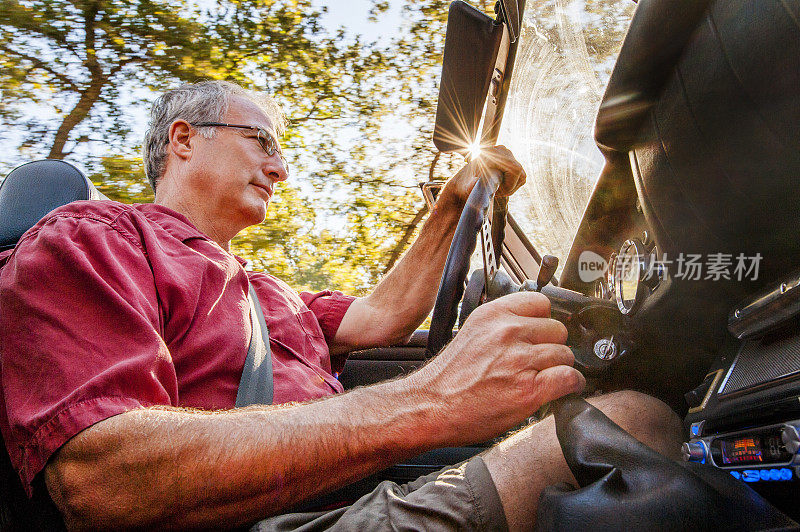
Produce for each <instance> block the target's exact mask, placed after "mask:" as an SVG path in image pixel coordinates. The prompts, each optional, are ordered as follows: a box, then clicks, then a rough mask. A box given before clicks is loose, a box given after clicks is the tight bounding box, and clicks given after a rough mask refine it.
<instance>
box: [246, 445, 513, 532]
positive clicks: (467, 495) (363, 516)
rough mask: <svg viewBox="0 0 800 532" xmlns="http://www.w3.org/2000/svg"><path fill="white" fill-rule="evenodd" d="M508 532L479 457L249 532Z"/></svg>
mask: <svg viewBox="0 0 800 532" xmlns="http://www.w3.org/2000/svg"><path fill="white" fill-rule="evenodd" d="M278 530H281V531H282V530H298V531H309V532H310V531H312V530H313V531H316V530H336V531H348V532H349V531H356V530H357V531H361V530H426V531H439V530H441V531H450V530H481V531H484V530H486V531H495V530H496V531H500V530H503V531H505V530H508V525H507V524H506V517H505V513H504V512H503V506H502V503H501V502H500V496H499V495H498V493H497V488H495V485H494V482H492V477H491V476H490V475H489V471H488V470H487V469H486V464H484V463H483V460H482V459H481V458H480V457H475V458H472V459H471V460H469V461H467V462H464V463H462V464H460V465H457V466H454V467H451V468H447V469H443V470H441V471H439V472H438V473H431V474H429V475H425V476H422V477H420V478H418V479H417V480H415V481H413V482H409V483H408V484H403V485H402V486H400V485H397V484H395V483H394V482H388V481H385V482H381V484H380V485H378V487H377V488H376V489H375V490H373V491H372V492H371V493H368V494H367V495H365V496H363V497H361V498H360V499H358V500H357V501H356V502H355V503H353V504H352V505H350V506H346V507H344V508H338V509H336V510H331V511H327V512H306V513H293V514H285V515H278V516H275V517H270V518H269V519H265V520H263V521H260V522H259V523H257V524H256V525H255V526H254V527H253V528H252V529H251V531H259V532H264V531H278Z"/></svg>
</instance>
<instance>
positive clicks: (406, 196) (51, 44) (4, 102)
mask: <svg viewBox="0 0 800 532" xmlns="http://www.w3.org/2000/svg"><path fill="white" fill-rule="evenodd" d="M485 3H486V2H484V4H485ZM201 5H203V6H205V7H203V8H202V9H201V8H200V7H198V4H194V3H192V4H188V5H186V6H184V7H175V5H174V4H168V3H166V2H163V1H158V0H155V1H150V0H94V1H82V2H67V1H65V0H0V50H2V52H3V53H2V58H0V90H2V95H3V98H2V99H0V117H2V118H3V120H4V122H5V123H6V125H7V127H6V129H5V131H4V132H3V133H4V134H5V136H6V140H7V141H9V143H12V142H13V143H16V145H17V147H18V155H16V157H15V156H14V155H13V154H9V155H7V158H6V159H5V160H4V161H0V165H6V168H8V167H10V166H11V165H14V164H16V163H18V162H21V161H24V160H30V159H32V158H35V157H41V156H44V155H47V156H50V157H55V158H62V157H65V156H70V157H71V158H72V159H73V160H74V161H76V162H78V163H80V164H82V165H83V166H84V168H86V169H87V170H89V172H90V174H91V177H92V179H93V181H94V182H95V183H96V184H97V185H98V186H99V188H100V189H101V190H102V191H103V192H104V193H105V194H106V195H107V196H109V197H110V198H112V199H117V200H120V201H146V200H148V199H149V198H151V196H150V191H149V189H148V188H147V187H146V186H145V181H144V175H143V171H142V167H141V162H140V161H139V157H138V151H139V139H134V138H132V135H131V134H130V132H131V130H132V129H134V128H133V127H132V124H134V123H135V122H136V121H137V120H138V121H139V122H141V120H142V115H143V109H144V107H145V103H146V102H147V101H149V100H151V99H152V98H153V97H154V91H156V90H159V89H162V88H164V87H165V86H168V85H172V84H175V83H176V82H178V81H194V80H197V79H201V78H217V79H230V80H234V81H237V82H239V83H241V84H243V85H245V86H248V87H250V88H254V89H260V90H267V91H269V92H271V93H272V94H273V95H274V96H275V97H276V99H278V101H279V103H281V104H282V106H283V107H284V109H285V110H286V112H287V115H288V117H289V118H290V126H289V128H288V131H287V134H286V136H285V138H283V139H282V143H283V144H284V149H285V151H286V152H287V154H288V155H289V157H290V159H291V163H292V166H293V175H295V176H302V180H301V182H299V183H298V182H296V181H295V182H292V184H291V185H283V186H282V188H281V189H280V192H279V194H278V199H277V201H276V202H275V205H274V206H273V208H272V209H271V211H270V214H269V218H268V220H267V222H265V224H264V225H263V226H261V227H259V228H254V229H252V230H251V231H249V232H248V233H247V234H246V235H244V236H243V238H240V239H237V241H236V242H235V243H234V244H235V246H236V247H235V250H236V251H237V252H239V253H241V254H243V255H245V256H247V257H248V258H251V259H252V260H253V261H254V262H256V263H257V265H259V266H262V267H265V269H267V270H269V271H272V272H274V273H276V275H278V276H279V277H282V278H284V279H287V280H289V281H290V282H292V283H294V284H295V285H297V286H302V287H308V288H319V287H322V286H324V285H327V284H333V285H336V286H341V287H344V288H347V289H349V290H354V291H364V290H366V289H368V288H369V287H370V286H372V285H373V284H374V283H375V282H376V281H377V279H378V278H379V277H380V276H381V275H382V274H383V273H384V272H385V271H387V270H388V269H389V268H390V267H391V266H392V265H393V264H394V263H395V262H396V260H397V259H398V258H399V256H400V254H401V253H402V251H403V250H404V249H405V247H407V245H408V244H409V243H410V241H411V240H412V238H413V234H414V232H415V231H416V230H417V228H418V226H419V224H420V222H421V220H422V219H423V218H424V214H425V208H424V204H423V202H422V200H421V196H420V195H419V193H418V191H417V190H416V184H417V182H419V181H423V180H425V179H426V178H427V177H428V169H429V167H430V164H431V162H432V161H433V160H434V156H435V150H434V149H433V146H432V143H431V141H430V138H431V135H430V133H431V131H432V125H433V116H434V113H435V101H436V91H437V82H438V65H439V63H440V61H441V49H442V43H443V37H444V21H445V18H446V12H447V2H445V1H441V0H425V1H424V2H412V1H410V0H409V1H407V3H406V5H405V8H404V23H403V24H404V25H405V28H406V29H407V30H409V31H407V32H406V33H405V35H404V37H403V38H401V39H398V40H396V41H395V42H392V43H390V44H389V45H388V46H386V47H384V48H382V49H381V48H379V47H377V46H376V45H374V44H373V43H364V42H363V41H362V40H361V39H360V38H359V37H356V38H348V37H347V36H346V35H345V34H344V32H343V31H339V32H335V33H332V34H331V33H328V32H326V31H325V30H324V29H323V28H322V27H321V26H320V16H321V13H320V11H319V10H317V9H315V8H314V5H313V4H312V3H311V0H236V1H233V0H230V1H220V2H217V3H215V4H206V3H202V4H201ZM385 7H386V6H385V5H384V4H381V3H380V2H378V3H377V4H376V8H375V14H376V15H377V14H379V13H380V11H381V10H382V9H385ZM458 163H459V161H458V159H453V158H447V157H445V158H443V159H442V161H441V162H440V163H439V167H438V168H439V174H438V175H439V176H443V175H448V174H450V173H452V171H453V170H454V169H455V167H456V166H457V165H458Z"/></svg>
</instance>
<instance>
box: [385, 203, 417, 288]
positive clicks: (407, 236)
mask: <svg viewBox="0 0 800 532" xmlns="http://www.w3.org/2000/svg"><path fill="white" fill-rule="evenodd" d="M427 212H428V206H427V205H423V206H422V208H421V209H420V210H419V211H417V214H415V215H414V218H413V219H412V220H411V221H410V222H409V224H408V225H407V226H406V229H405V231H403V236H402V237H401V238H400V240H399V241H398V242H397V244H395V246H394V248H392V251H391V253H389V260H388V261H387V262H386V267H385V268H384V269H383V273H384V275H385V274H386V273H388V272H389V270H391V269H392V267H393V266H394V265H395V263H396V262H397V260H398V259H399V258H400V255H401V254H402V253H403V250H404V249H405V247H406V246H407V245H408V241H409V240H411V235H413V234H414V230H415V229H416V228H417V226H418V225H419V223H420V222H421V221H422V219H423V218H424V217H425V214H427Z"/></svg>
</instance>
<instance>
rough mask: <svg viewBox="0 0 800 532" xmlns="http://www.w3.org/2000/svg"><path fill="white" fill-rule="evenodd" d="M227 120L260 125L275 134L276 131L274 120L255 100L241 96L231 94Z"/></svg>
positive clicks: (234, 122) (235, 122) (233, 122)
mask: <svg viewBox="0 0 800 532" xmlns="http://www.w3.org/2000/svg"><path fill="white" fill-rule="evenodd" d="M225 121H226V122H228V123H229V124H243V125H248V126H260V127H262V128H264V129H266V130H267V131H269V132H271V133H272V134H273V135H274V133H275V128H274V126H273V124H272V120H270V119H269V116H267V114H266V113H265V112H264V110H263V109H262V108H261V107H259V106H258V105H257V104H256V103H255V102H252V101H250V100H248V99H247V98H242V97H241V96H231V99H230V104H229V105H228V112H227V113H225Z"/></svg>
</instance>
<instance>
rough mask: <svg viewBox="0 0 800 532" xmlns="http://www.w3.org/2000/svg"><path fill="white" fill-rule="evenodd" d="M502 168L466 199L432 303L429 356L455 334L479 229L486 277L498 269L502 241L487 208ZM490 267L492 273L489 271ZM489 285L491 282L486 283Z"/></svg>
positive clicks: (487, 178)
mask: <svg viewBox="0 0 800 532" xmlns="http://www.w3.org/2000/svg"><path fill="white" fill-rule="evenodd" d="M500 178H501V175H500V172H499V171H497V170H493V171H490V172H489V173H487V174H486V175H484V176H481V177H480V179H478V182H477V183H476V184H475V187H474V188H473V189H472V192H471V193H470V195H469V199H467V203H466V205H465V206H464V210H463V211H461V217H460V218H459V220H458V226H457V227H456V230H455V233H454V234H453V241H452V243H451V244H450V251H449V252H448V254H447V261H446V262H445V265H444V272H443V273H442V280H441V282H440V283H439V293H438V294H437V296H436V304H435V306H434V307H433V317H432V319H431V328H430V332H429V333H428V346H427V349H426V352H427V356H429V357H432V356H434V355H435V354H436V353H438V352H439V351H440V350H441V349H442V348H443V347H444V346H445V345H447V343H448V342H449V341H450V340H451V339H452V338H453V326H454V325H455V323H456V318H457V316H458V303H459V302H460V301H461V297H462V296H463V295H464V283H465V281H466V278H467V274H468V272H469V264H470V258H471V257H472V253H473V252H474V251H475V246H476V243H477V236H478V233H479V232H480V233H481V242H482V246H481V250H482V254H483V262H484V271H485V272H487V274H486V275H487V277H486V279H487V280H490V279H491V278H492V277H493V274H494V272H496V271H497V262H498V261H497V259H496V255H495V250H497V249H499V245H500V244H502V242H497V241H496V237H495V238H493V235H492V226H491V223H490V222H489V220H488V218H489V216H488V212H489V207H490V206H491V205H492V202H493V200H494V195H495V193H496V192H497V189H498V187H499V185H500ZM490 270H491V272H492V275H491V276H490V275H489V273H488V272H489V271H490ZM486 284H487V285H488V283H486Z"/></svg>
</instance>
